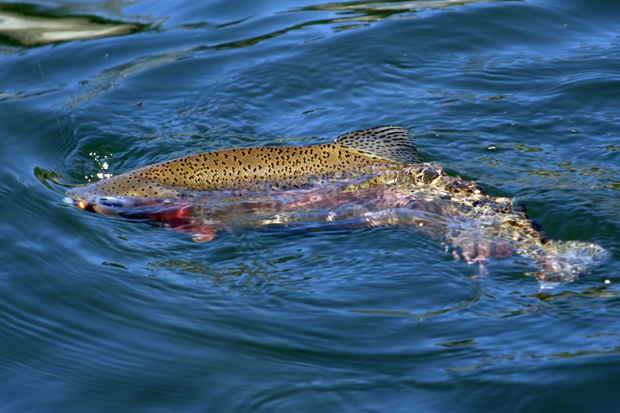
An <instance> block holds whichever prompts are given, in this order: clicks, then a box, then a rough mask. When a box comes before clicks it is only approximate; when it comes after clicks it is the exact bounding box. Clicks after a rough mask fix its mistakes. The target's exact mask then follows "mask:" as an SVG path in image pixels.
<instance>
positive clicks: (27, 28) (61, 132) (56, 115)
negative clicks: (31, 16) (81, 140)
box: [18, 3, 69, 150]
mask: <svg viewBox="0 0 620 413" xmlns="http://www.w3.org/2000/svg"><path fill="white" fill-rule="evenodd" d="M18 4H19V10H20V11H21V12H22V17H23V18H24V24H25V25H26V32H30V28H29V27H28V20H27V19H26V15H25V14H24V9H23V8H22V4H21V3H18ZM30 46H31V47H32V50H34V41H33V40H32V38H30ZM34 57H35V59H37V64H38V65H39V72H41V77H42V78H43V84H44V85H45V90H49V86H48V85H47V80H46V79H45V74H44V73H43V65H41V61H40V60H39V56H37V54H36V53H35V55H34ZM54 117H55V118H56V124H57V125H58V130H59V131H60V136H61V137H62V142H63V143H64V144H65V149H66V150H69V145H67V140H66V139H65V134H64V132H63V131H62V127H61V126H60V119H59V118H58V113H56V109H54Z"/></svg>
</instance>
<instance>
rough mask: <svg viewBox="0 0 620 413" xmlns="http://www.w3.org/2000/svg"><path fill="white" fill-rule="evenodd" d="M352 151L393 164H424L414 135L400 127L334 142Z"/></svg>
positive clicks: (353, 133) (356, 133)
mask: <svg viewBox="0 0 620 413" xmlns="http://www.w3.org/2000/svg"><path fill="white" fill-rule="evenodd" d="M334 144H335V145H336V146H339V147H341V148H344V149H348V150H350V151H354V152H357V153H361V154H363V155H366V156H370V157H373V158H375V157H376V158H382V159H386V160H388V161H392V162H398V163H403V164H413V163H420V162H424V160H423V159H422V156H420V153H419V152H418V148H416V146H415V142H414V141H413V135H411V133H410V132H409V131H408V130H407V129H405V128H401V127H398V126H380V127H378V128H373V129H367V130H363V131H357V132H349V133H345V134H344V135H341V136H339V137H338V138H337V139H336V141H335V142H334Z"/></svg>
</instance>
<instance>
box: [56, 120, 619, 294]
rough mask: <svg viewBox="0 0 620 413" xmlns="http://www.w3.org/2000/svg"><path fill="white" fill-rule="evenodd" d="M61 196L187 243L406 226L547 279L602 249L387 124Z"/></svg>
mask: <svg viewBox="0 0 620 413" xmlns="http://www.w3.org/2000/svg"><path fill="white" fill-rule="evenodd" d="M65 201H66V202H67V203H70V204H72V205H74V206H77V207H78V208H80V209H84V210H87V211H91V212H97V213H100V214H103V215H113V216H120V217H124V218H129V219H139V220H146V221H148V222H151V223H155V224H157V225H161V226H164V227H168V228H174V229H176V230H178V231H182V232H185V233H188V234H190V235H192V236H193V238H194V240H195V241H199V242H200V241H209V240H211V239H213V238H214V237H215V236H216V234H217V233H219V232H221V231H224V230H231V229H233V230H234V229H241V228H255V229H260V230H267V231H272V230H276V231H277V230H282V229H287V230H290V229H301V230H304V231H312V230H324V229H329V228H338V229H342V228H348V229H353V228H359V227H383V226H399V227H408V228H416V230H418V231H421V232H424V233H427V234H429V235H432V236H434V237H436V238H438V239H440V240H442V242H443V243H445V245H446V247H447V248H453V251H452V253H453V255H454V256H455V258H457V259H458V258H459V257H460V256H462V257H463V258H465V259H466V260H467V262H469V263H474V262H478V263H480V264H481V268H482V264H483V263H484V262H486V261H487V260H488V259H489V258H492V257H497V258H501V257H507V256H510V255H514V254H517V255H520V256H523V257H525V258H529V259H531V260H533V262H534V265H535V266H536V267H538V268H539V272H537V273H536V275H537V276H538V277H539V278H540V279H544V280H547V281H560V282H564V281H567V280H570V279H572V278H575V277H578V276H582V275H586V274H589V273H590V272H591V271H593V270H594V269H595V268H596V267H598V266H599V265H600V264H601V263H602V262H603V261H605V259H606V258H607V257H608V256H609V253H608V252H607V251H606V250H605V249H604V248H602V247H601V246H599V245H597V244H594V243H588V242H582V241H557V240H551V239H550V238H549V237H548V236H547V234H546V233H545V231H544V230H543V229H542V228H541V227H540V225H538V224H537V223H536V222H535V221H534V220H532V219H530V218H529V217H528V215H527V211H526V210H525V207H524V206H523V205H522V204H515V203H514V201H513V200H511V199H508V198H495V197H491V196H489V195H487V194H486V193H485V191H484V189H483V188H482V187H480V186H479V185H477V184H476V183H474V182H471V181H465V180H462V179H460V178H458V177H452V176H449V175H447V174H446V173H445V171H444V170H443V169H442V168H441V167H438V166H436V165H432V164H428V163H425V162H424V161H423V159H422V157H421V156H420V154H419V152H418V150H417V148H416V146H415V142H414V140H413V136H412V135H411V134H410V133H409V131H408V130H406V129H403V128H400V127H395V126H384V127H379V128H374V129H369V130H364V131H357V132H351V133H347V134H345V135H342V136H340V137H338V138H337V139H336V140H335V142H334V143H331V144H322V145H310V146H294V147H262V148H244V149H229V150H221V151H215V152H208V153H202V154H198V155H192V156H187V157H183V158H178V159H174V160H170V161H167V162H163V163H160V164H156V165H151V166H148V167H145V168H141V169H137V170H134V171H131V172H128V173H125V174H121V175H117V176H114V177H112V178H109V179H105V180H103V181H100V182H96V183H93V184H90V185H85V186H78V187H75V188H72V189H70V190H69V191H67V198H65ZM459 253H460V255H459Z"/></svg>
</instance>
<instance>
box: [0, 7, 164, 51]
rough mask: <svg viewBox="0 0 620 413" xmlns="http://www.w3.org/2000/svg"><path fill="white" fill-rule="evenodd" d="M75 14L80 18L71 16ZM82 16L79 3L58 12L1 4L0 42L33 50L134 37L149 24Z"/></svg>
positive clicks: (149, 23) (62, 8)
mask: <svg viewBox="0 0 620 413" xmlns="http://www.w3.org/2000/svg"><path fill="white" fill-rule="evenodd" d="M111 3H113V4H117V3H116V2H111ZM75 13H79V14H80V16H73V15H72V14H75ZM82 13H83V10H82V7H81V5H80V3H75V4H68V3H63V4H62V7H61V8H60V9H59V10H48V9H45V10H42V7H39V6H37V5H30V4H21V5H19V4H0V39H3V40H5V41H7V42H8V43H9V44H19V45H25V46H35V45H44V44H48V43H57V42H67V41H71V40H82V39H92V38H96V37H111V36H120V35H124V34H130V33H136V32H139V31H141V30H144V29H145V28H147V27H149V26H150V25H151V24H152V22H147V23H138V22H130V23H127V22H123V21H114V20H106V19H103V18H101V17H97V16H95V15H86V16H85V15H83V14H82Z"/></svg>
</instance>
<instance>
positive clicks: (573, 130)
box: [570, 129, 579, 133]
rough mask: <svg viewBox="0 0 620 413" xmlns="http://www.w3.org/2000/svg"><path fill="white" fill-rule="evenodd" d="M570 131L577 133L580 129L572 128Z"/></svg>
mask: <svg viewBox="0 0 620 413" xmlns="http://www.w3.org/2000/svg"><path fill="white" fill-rule="evenodd" d="M570 132H571V133H577V132H579V129H571V130H570Z"/></svg>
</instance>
